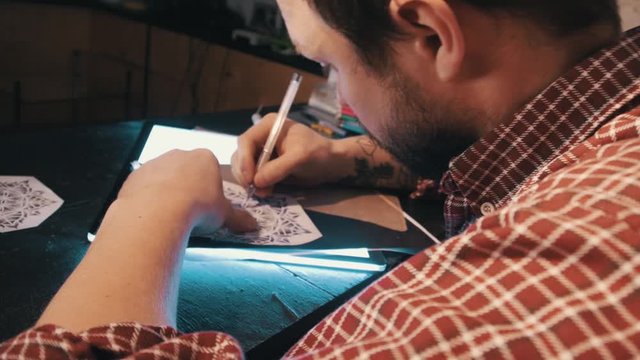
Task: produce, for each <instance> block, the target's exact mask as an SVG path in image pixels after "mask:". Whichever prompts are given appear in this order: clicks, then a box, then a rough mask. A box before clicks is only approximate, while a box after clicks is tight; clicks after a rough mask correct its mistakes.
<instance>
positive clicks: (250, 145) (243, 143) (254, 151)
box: [231, 114, 275, 187]
mask: <svg viewBox="0 0 640 360" xmlns="http://www.w3.org/2000/svg"><path fill="white" fill-rule="evenodd" d="M274 119H275V114H269V115H266V116H265V117H264V118H263V119H262V121H260V122H259V123H258V124H257V125H255V126H253V127H251V128H250V129H249V130H247V131H246V132H245V133H244V134H242V135H241V136H240V137H239V138H238V149H237V150H236V152H235V153H234V154H233V156H232V157H231V172H232V173H233V176H234V177H235V178H236V180H237V181H238V183H240V185H242V186H244V187H248V186H249V185H250V184H251V183H252V182H253V178H254V176H255V167H256V158H257V157H258V154H259V153H260V151H261V149H262V146H263V145H264V143H265V142H266V141H267V137H268V136H269V132H270V130H271V125H272V124H273V121H274Z"/></svg>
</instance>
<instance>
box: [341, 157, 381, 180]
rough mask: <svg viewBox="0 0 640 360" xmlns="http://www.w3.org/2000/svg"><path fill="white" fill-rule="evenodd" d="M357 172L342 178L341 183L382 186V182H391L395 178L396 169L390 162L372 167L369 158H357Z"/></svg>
mask: <svg viewBox="0 0 640 360" xmlns="http://www.w3.org/2000/svg"><path fill="white" fill-rule="evenodd" d="M355 172H356V174H355V175H353V176H348V177H346V178H344V179H342V181H341V183H343V184H347V185H357V186H380V185H381V182H385V181H386V182H389V181H390V180H391V179H393V173H394V169H393V166H392V165H391V164H389V163H382V164H380V165H376V166H373V167H372V166H370V165H369V161H368V160H367V159H365V158H356V159H355Z"/></svg>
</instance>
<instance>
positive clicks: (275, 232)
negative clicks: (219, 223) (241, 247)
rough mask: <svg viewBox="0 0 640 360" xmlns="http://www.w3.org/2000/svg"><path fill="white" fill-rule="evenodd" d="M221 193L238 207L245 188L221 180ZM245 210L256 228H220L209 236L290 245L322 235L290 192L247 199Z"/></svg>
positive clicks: (228, 239) (226, 239)
mask: <svg viewBox="0 0 640 360" xmlns="http://www.w3.org/2000/svg"><path fill="white" fill-rule="evenodd" d="M223 187H224V194H225V196H226V197H227V198H228V199H229V200H230V201H231V203H232V204H233V206H235V207H237V208H241V207H242V203H243V202H244V200H245V198H246V196H247V192H246V190H245V189H244V188H243V187H242V186H239V185H236V184H233V183H230V182H226V181H225V182H223ZM246 210H247V211H248V212H249V213H250V214H251V215H252V216H253V217H254V218H255V219H256V220H257V222H258V231H255V232H251V233H245V234H234V233H232V232H230V231H229V230H227V229H226V228H221V229H219V230H218V231H216V232H215V233H214V234H213V235H211V236H210V237H211V238H213V239H214V240H223V241H231V242H237V243H243V244H253V245H276V246H294V245H302V244H306V243H309V242H311V241H314V240H317V239H319V238H320V237H322V234H321V233H320V231H319V230H318V228H316V226H315V225H314V224H313V222H312V221H311V219H310V218H309V216H307V213H305V211H304V210H303V209H302V207H301V206H300V205H299V204H298V203H297V202H296V201H295V199H293V198H292V197H290V196H286V195H278V194H275V195H274V196H272V197H269V198H267V199H261V200H258V199H255V198H254V199H250V200H249V202H248V204H247V208H246Z"/></svg>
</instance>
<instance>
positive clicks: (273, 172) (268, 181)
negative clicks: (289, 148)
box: [254, 153, 305, 189]
mask: <svg viewBox="0 0 640 360" xmlns="http://www.w3.org/2000/svg"><path fill="white" fill-rule="evenodd" d="M304 160H305V159H304V158H303V157H302V156H300V154H292V153H286V154H284V155H282V156H280V157H278V158H275V159H273V160H271V161H269V162H268V163H266V164H265V165H264V166H263V167H261V168H260V170H259V171H258V173H257V174H256V175H255V178H254V183H255V186H256V188H258V189H264V188H269V187H272V186H273V185H275V184H277V183H279V182H281V181H282V180H284V179H285V178H287V177H289V175H291V173H292V172H293V171H294V170H295V169H296V168H297V167H298V166H299V165H300V164H301V163H302V162H303V161H304Z"/></svg>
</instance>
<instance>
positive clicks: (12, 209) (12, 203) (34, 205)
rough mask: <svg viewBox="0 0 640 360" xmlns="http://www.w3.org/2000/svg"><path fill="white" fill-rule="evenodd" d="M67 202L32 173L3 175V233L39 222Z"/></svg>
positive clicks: (0, 226) (0, 207)
mask: <svg viewBox="0 0 640 360" xmlns="http://www.w3.org/2000/svg"><path fill="white" fill-rule="evenodd" d="M63 203H64V201H63V200H62V199H61V198H59V197H58V196H57V195H56V194H55V193H54V192H53V191H51V190H50V189H49V188H47V187H46V186H45V185H44V184H42V183H41V182H40V181H38V179H36V178H34V177H31V176H0V233H7V232H11V231H16V230H22V229H29V228H33V227H36V226H38V225H40V224H41V223H42V222H43V221H45V220H46V219H47V218H48V217H49V216H51V215H52V214H53V213H55V212H56V210H58V209H59V208H60V206H62V204H63Z"/></svg>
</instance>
